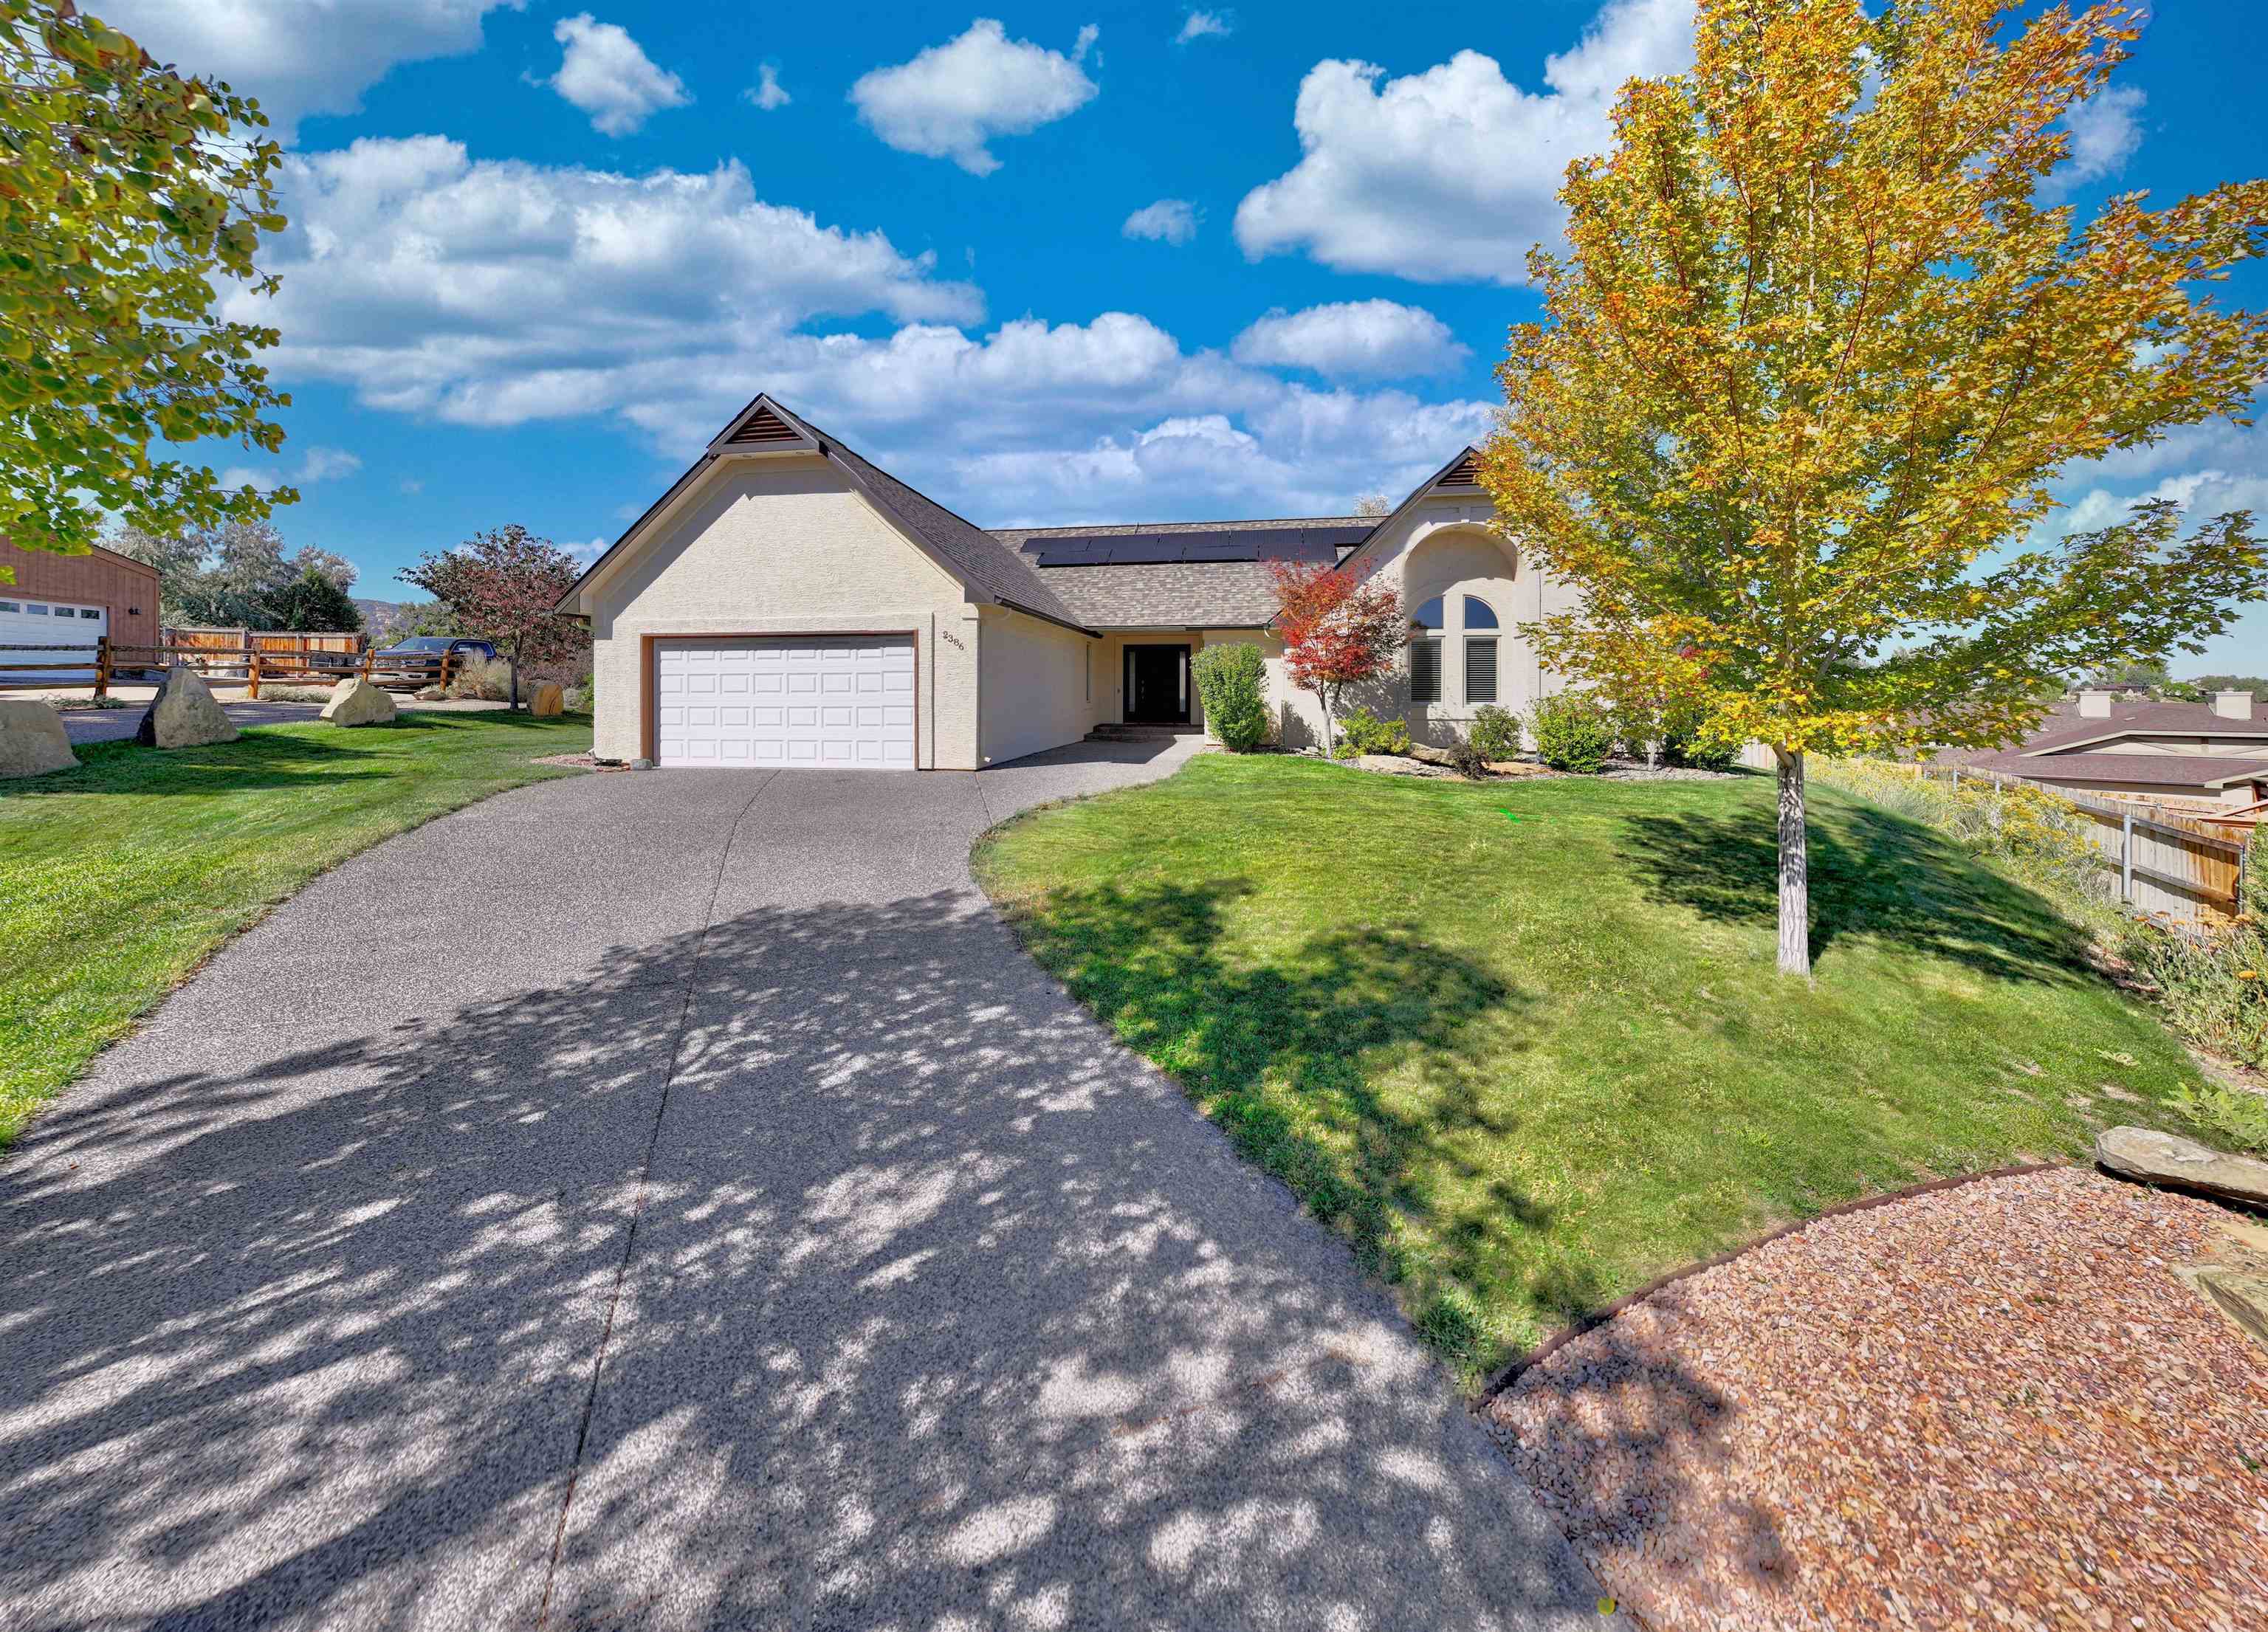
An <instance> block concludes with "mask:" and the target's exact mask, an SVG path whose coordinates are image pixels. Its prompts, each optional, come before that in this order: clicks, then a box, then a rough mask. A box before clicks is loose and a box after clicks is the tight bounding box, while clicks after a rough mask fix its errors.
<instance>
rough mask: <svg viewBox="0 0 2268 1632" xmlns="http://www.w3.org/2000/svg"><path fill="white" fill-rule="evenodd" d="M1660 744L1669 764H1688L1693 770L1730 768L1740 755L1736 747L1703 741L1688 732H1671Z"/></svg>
mask: <svg viewBox="0 0 2268 1632" xmlns="http://www.w3.org/2000/svg"><path fill="white" fill-rule="evenodd" d="M1662 746H1663V747H1664V749H1665V750H1666V751H1667V753H1668V759H1669V762H1670V763H1671V764H1673V765H1690V766H1691V767H1692V768H1694V769H1695V770H1710V771H1721V770H1730V769H1732V768H1733V761H1734V760H1737V759H1738V758H1740V757H1741V751H1740V750H1739V749H1738V748H1734V747H1728V746H1725V745H1724V744H1721V743H1715V742H1705V741H1704V740H1702V739H1700V738H1698V737H1696V736H1693V735H1691V734H1690V733H1688V732H1672V733H1671V734H1670V736H1669V737H1668V739H1667V740H1666V741H1665V742H1664V743H1663V745H1662Z"/></svg>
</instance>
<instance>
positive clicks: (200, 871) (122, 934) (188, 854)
mask: <svg viewBox="0 0 2268 1632" xmlns="http://www.w3.org/2000/svg"><path fill="white" fill-rule="evenodd" d="M590 746H591V723H590V720H589V719H588V718H587V717H569V718H565V719H551V720H537V719H534V718H531V717H529V716H527V715H525V714H516V715H507V714H504V713H465V714H444V713H430V712H416V713H409V714H405V715H403V716H402V717H401V722H400V723H399V724H394V725H388V726H372V727H367V728H365V729H362V730H357V731H342V730H340V729H339V728H338V727H336V726H333V725H323V724H306V725H268V726H261V727H258V728H256V729H254V730H249V731H246V732H245V733H244V734H243V735H242V736H241V737H239V738H238V739H236V740H235V741H234V742H230V743H222V744H218V745H216V746H212V747H207V748H180V749H175V750H173V751H171V752H168V753H163V754H161V753H158V751H157V750H155V749H152V748H142V747H136V746H135V745H133V744H132V743H125V742H119V743H101V744H96V745H92V746H87V747H84V748H81V749H80V750H79V757H80V759H81V760H82V761H84V763H83V764H82V765H81V766H80V768H78V769H77V770H74V771H65V772H62V773H60V774H58V775H55V776H39V777H32V778H26V779H25V780H22V781H11V782H0V970H5V971H6V974H5V976H4V978H0V1149H4V1148H5V1147H6V1145H7V1144H8V1143H9V1142H10V1141H11V1140H12V1139H13V1138H14V1137H15V1136H16V1134H17V1132H18V1129H20V1128H22V1127H23V1125H24V1123H25V1121H26V1119H28V1118H29V1117H30V1116H31V1115H32V1114H33V1111H34V1110H36V1109H37V1108H38V1106H39V1105H40V1101H42V1100H44V1099H48V1098H49V1097H51V1096H52V1095H54V1094H55V1092H58V1091H59V1090H61V1089H62V1088H63V1086H64V1085H65V1084H68V1083H69V1082H70V1080H71V1079H72V1078H73V1077H77V1075H78V1074H79V1073H80V1072H81V1071H82V1070H85V1069H86V1064H87V1062H88V1061H89V1060H90V1059H92V1057H93V1055H94V1054H95V1053H96V1051H97V1050H99V1048H102V1047H103V1046H104V1045H105V1044H106V1043H108V1042H110V1041H112V1040H114V1039H115V1038H117V1037H118V1036H119V1035H121V1034H122V1033H124V1032H125V1031H126V1030H127V1029H128V1028H129V1026H132V1024H133V1022H134V1019H135V1017H136V1016H137V1015H139V1014H141V1013H142V1012H143V1011H144V1010H146V1009H147V1008H149V1007H150V1005H151V1004H152V1003H155V1002H157V1000H158V998H160V997H162V996H165V995H166V992H168V991H169V990H171V989H173V987H174V986H176V985H178V984H180V981H182V980H183V979H184V978H185V977H186V976H187V975H188V974H189V973H190V971H192V970H194V969H195V967H197V965H198V964H199V963H201V962H202V961H203V959H205V958H206V957H207V956H209V955H210V953H211V952H212V951H213V949H214V948H215V947H217V946H218V945H220V944H221V943H222V942H223V941H225V940H226V939H227V938H228V937H230V936H232V935H233V934H235V933H236V932H237V931H238V930H241V929H243V928H244V927H245V926H246V925H247V924H249V923H252V922H253V921H254V920H255V919H257V918H258V917H259V916H260V915H261V914H262V913H263V912H265V911H266V910H267V909H268V908H269V907H271V906H273V905H274V904H275V903H276V902H277V901H282V900H284V898H285V897H286V896H288V895H290V894H291V893H292V892H294V891H295V890H297V889H298V888H299V887H300V886H302V885H304V884H306V882H307V880H308V879H310V878H313V877H314V876H315V875H316V874H317V873H319V872H321V871H324V870H325V869H326V868H328V867H333V866H335V865H337V864H339V863H340V862H342V861H343V860H345V859H346V858H347V857H348V856H351V855H353V854H354V853H355V852H356V851H357V850H360V849H365V848H367V847H368V846H370V845H372V844H374V843H376V842H378V841H379V840H380V839H383V838H387V837H390V836H391V835H393V834H397V833H400V832H401V831H402V830H403V829H404V828H408V827H416V825H417V824H418V823H419V822H422V821H425V820H429V819H430V818H431V817H435V816H438V815H440V814H442V813H443V812H447V811H452V810H455V809H457V808H458V807H459V806H460V805H469V804H471V803H472V802H473V801H474V800H475V799H479V798H486V797H487V796H488V795H490V794H491V793H497V792H499V791H501V790H504V789H506V788H512V787H517V786H519V784H520V783H526V782H534V781H537V780H540V779H541V778H543V777H547V776H571V775H573V774H574V773H573V772H571V771H568V770H563V769H562V768H558V767H556V766H547V765H534V764H531V763H529V761H531V760H532V759H534V757H535V756H536V755H538V754H573V753H579V752H582V751H584V750H586V749H588V748H589V747H590ZM337 927H338V929H339V930H340V932H341V933H342V935H347V934H350V933H351V932H352V930H353V928H354V926H353V925H352V924H340V925H338V926H337ZM319 967H320V957H319V956H318V949H316V948H312V947H311V948H310V949H309V975H308V978H309V979H311V980H312V979H318V978H320V974H319V973H318V969H319Z"/></svg>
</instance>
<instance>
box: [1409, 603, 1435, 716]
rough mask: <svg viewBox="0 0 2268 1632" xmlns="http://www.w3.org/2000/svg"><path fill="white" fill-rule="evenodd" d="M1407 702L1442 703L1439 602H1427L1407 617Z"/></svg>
mask: <svg viewBox="0 0 2268 1632" xmlns="http://www.w3.org/2000/svg"><path fill="white" fill-rule="evenodd" d="M1410 629H1411V631H1412V634H1411V636H1410V702H1440V700H1441V598H1440V596H1439V595H1436V596H1434V597H1433V599H1431V600H1429V601H1426V602H1425V603H1424V604H1423V605H1422V606H1418V608H1417V609H1416V610H1414V611H1413V612H1411V613H1410Z"/></svg>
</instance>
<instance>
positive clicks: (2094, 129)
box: [2040, 85, 2147, 197]
mask: <svg viewBox="0 0 2268 1632" xmlns="http://www.w3.org/2000/svg"><path fill="white" fill-rule="evenodd" d="M2145 101H2147V98H2146V97H2145V96H2144V95H2143V93H2142V92H2140V91H2139V90H2137V89H2136V88H2135V87H2134V86H2132V85H2105V86H2104V87H2103V88H2102V90H2100V91H2097V92H2095V94H2094V95H2093V96H2091V97H2089V98H2088V99H2087V100H2085V101H2084V102H2080V103H2076V104H2074V105H2073V107H2070V108H2068V109H2066V111H2065V114H2064V116H2063V123H2064V129H2066V131H2068V132H2069V133H2070V136H2071V152H2070V155H2069V157H2067V158H2066V159H2065V160H2064V162H2063V164H2062V165H2060V166H2059V167H2058V169H2057V170H2056V171H2055V172H2054V173H2052V174H2051V175H2050V176H2049V177H2048V179H2047V180H2046V182H2045V183H2044V184H2043V186H2042V187H2041V189H2040V190H2041V191H2042V192H2043V193H2044V194H2046V195H2049V196H2051V197H2052V196H2055V195H2058V194H2060V193H2063V192H2066V191H2067V190H2068V189H2070V188H2072V187H2083V186H2085V185H2086V184H2087V183H2088V182H2089V181H2100V180H2102V179H2103V178H2104V177H2105V176H2111V175H2116V174H2117V173H2118V172H2119V171H2121V170H2123V169H2124V168H2125V165H2126V161H2127V160H2128V159H2130V158H2132V157H2133V156H2134V151H2135V150H2136V149H2137V148H2139V147H2140V146H2141V145H2142V120H2141V114H2142V107H2143V104H2144V102H2145Z"/></svg>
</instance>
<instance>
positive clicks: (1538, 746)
mask: <svg viewBox="0 0 2268 1632" xmlns="http://www.w3.org/2000/svg"><path fill="white" fill-rule="evenodd" d="M1528 734H1529V735H1531V736H1533V737H1534V738H1535V752H1536V754H1537V756H1538V757H1539V758H1541V759H1542V760H1543V762H1544V763H1545V764H1546V765H1549V766H1550V767H1551V768H1552V769H1554V770H1564V771H1575V772H1578V773H1580V775H1583V776H1591V775H1593V774H1594V773H1595V772H1596V771H1597V770H1598V768H1600V767H1601V766H1602V765H1604V764H1605V763H1606V762H1607V756H1608V755H1609V754H1612V753H1613V752H1614V751H1615V725H1614V720H1613V718H1612V717H1610V716H1609V714H1608V712H1607V710H1606V709H1604V708H1603V707H1602V706H1601V705H1600V703H1599V702H1596V701H1595V700H1594V699H1593V698H1592V697H1590V696H1588V695H1586V694H1584V693H1582V692H1572V691H1569V692H1561V693H1560V694H1559V695H1557V696H1556V697H1546V698H1544V699H1543V701H1541V702H1538V703H1536V705H1535V707H1534V708H1532V709H1529V710H1528Z"/></svg>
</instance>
